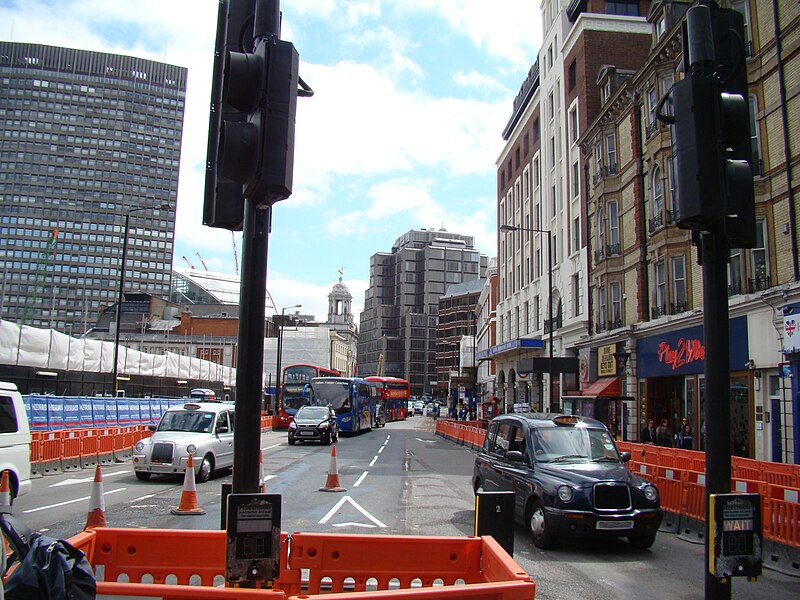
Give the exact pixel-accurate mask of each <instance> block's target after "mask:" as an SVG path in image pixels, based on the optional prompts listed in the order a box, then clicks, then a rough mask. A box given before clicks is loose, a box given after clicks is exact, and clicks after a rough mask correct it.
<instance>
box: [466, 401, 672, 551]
mask: <svg viewBox="0 0 800 600" xmlns="http://www.w3.org/2000/svg"><path fill="white" fill-rule="evenodd" d="M629 460H630V453H629V452H623V453H621V454H620V453H619V452H618V451H617V446H616V444H615V443H614V439H613V438H612V437H611V435H610V434H609V432H608V429H606V427H605V425H603V424H602V423H601V422H600V421H596V420H594V419H589V418H587V417H578V416H573V415H554V414H530V413H520V414H507V415H501V416H499V417H495V418H494V419H493V420H492V421H491V423H489V428H488V430H487V432H486V439H485V441H484V444H483V448H482V449H481V450H480V451H479V452H478V456H477V457H476V459H475V469H474V473H473V476H472V484H473V490H474V491H475V492H476V493H477V492H478V491H479V490H483V491H487V492H492V491H513V492H514V494H515V498H514V502H515V511H514V514H515V518H516V520H517V522H519V523H520V524H522V525H525V526H527V527H528V528H530V531H531V533H532V534H533V543H534V544H535V545H536V546H537V547H538V548H549V547H552V545H553V543H554V541H555V540H556V538H558V537H561V536H564V537H580V536H593V535H610V536H616V537H622V536H624V537H627V538H628V542H629V543H630V544H631V545H633V546H635V547H637V548H642V549H644V548H649V547H650V546H652V545H653V542H654V541H655V538H656V533H657V532H658V527H659V525H660V524H661V519H662V516H663V514H662V511H661V503H660V500H659V496H658V490H657V489H656V487H655V486H654V485H653V484H651V483H650V482H648V481H646V480H644V479H642V478H641V477H639V476H637V475H634V474H633V473H631V472H630V471H629V470H628V469H627V468H626V467H625V465H624V464H623V463H625V462H627V461H629Z"/></svg>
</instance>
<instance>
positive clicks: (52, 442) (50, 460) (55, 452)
mask: <svg viewBox="0 0 800 600" xmlns="http://www.w3.org/2000/svg"><path fill="white" fill-rule="evenodd" d="M42 437H43V439H42V441H41V442H40V444H41V452H40V454H41V456H42V462H41V463H39V464H37V465H36V470H37V472H38V473H40V474H41V475H54V474H56V473H61V471H62V469H61V457H62V455H63V453H62V451H61V447H62V446H63V443H64V440H63V438H62V435H61V432H60V431H47V432H43V434H42ZM31 467H33V465H31Z"/></svg>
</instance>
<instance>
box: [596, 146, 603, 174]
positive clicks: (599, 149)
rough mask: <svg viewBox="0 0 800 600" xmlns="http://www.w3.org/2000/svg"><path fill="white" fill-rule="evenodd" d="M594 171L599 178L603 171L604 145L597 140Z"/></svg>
mask: <svg viewBox="0 0 800 600" xmlns="http://www.w3.org/2000/svg"><path fill="white" fill-rule="evenodd" d="M594 172H595V175H596V177H597V178H598V179H599V178H600V177H601V176H602V173H603V146H602V145H601V144H600V142H597V143H596V144H595V146H594Z"/></svg>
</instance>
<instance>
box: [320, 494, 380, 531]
mask: <svg viewBox="0 0 800 600" xmlns="http://www.w3.org/2000/svg"><path fill="white" fill-rule="evenodd" d="M345 502H349V503H350V504H351V505H352V506H353V508H355V509H356V510H357V511H358V512H360V513H361V514H362V515H364V516H365V517H366V518H367V519H369V520H370V521H372V522H373V523H375V525H377V526H378V527H386V525H385V524H384V523H381V522H380V521H379V520H378V519H376V518H375V517H373V516H372V515H371V514H369V513H368V512H367V511H366V510H364V509H363V508H361V506H360V505H359V504H358V502H356V501H355V500H353V499H352V498H351V497H350V496H345V497H343V498H342V499H341V500H339V502H337V503H336V505H335V506H334V507H333V508H332V509H330V510H329V511H328V514H327V515H325V516H324V517H322V519H321V520H320V522H319V524H320V525H324V524H325V523H327V522H328V521H329V520H330V518H331V517H332V516H333V515H335V514H336V511H338V510H339V509H340V508H341V507H342V505H343V504H344V503H345ZM343 525H345V524H344V523H343V524H342V525H339V526H340V527H342V526H343Z"/></svg>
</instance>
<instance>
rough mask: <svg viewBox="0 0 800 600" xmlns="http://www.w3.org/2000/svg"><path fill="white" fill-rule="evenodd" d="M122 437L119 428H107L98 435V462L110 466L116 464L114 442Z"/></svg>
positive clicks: (99, 431)
mask: <svg viewBox="0 0 800 600" xmlns="http://www.w3.org/2000/svg"><path fill="white" fill-rule="evenodd" d="M117 437H122V435H121V431H120V428H119V427H105V428H103V429H100V430H98V434H97V462H98V464H101V465H110V464H111V463H113V462H114V440H115V439H116V438H117Z"/></svg>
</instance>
